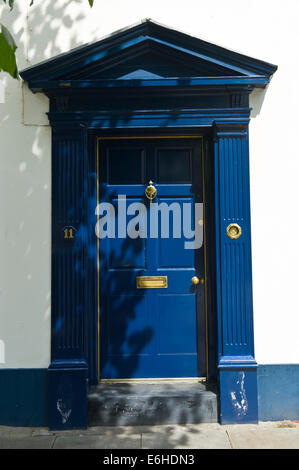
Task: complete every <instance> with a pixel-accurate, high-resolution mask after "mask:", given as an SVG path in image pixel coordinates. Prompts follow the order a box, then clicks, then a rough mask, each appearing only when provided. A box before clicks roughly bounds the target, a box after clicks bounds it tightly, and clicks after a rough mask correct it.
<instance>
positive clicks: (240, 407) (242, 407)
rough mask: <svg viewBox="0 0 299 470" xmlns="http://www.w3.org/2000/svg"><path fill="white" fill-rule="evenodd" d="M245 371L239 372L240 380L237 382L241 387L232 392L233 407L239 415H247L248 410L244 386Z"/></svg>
mask: <svg viewBox="0 0 299 470" xmlns="http://www.w3.org/2000/svg"><path fill="white" fill-rule="evenodd" d="M244 382H245V373H244V372H240V373H239V380H237V382H236V386H237V387H238V388H239V390H238V391H235V392H230V395H231V400H232V405H233V408H234V410H235V412H236V415H237V416H238V417H241V416H245V415H246V414H247V411H248V401H247V397H246V392H245V388H244Z"/></svg>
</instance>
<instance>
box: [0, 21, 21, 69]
mask: <svg viewBox="0 0 299 470" xmlns="http://www.w3.org/2000/svg"><path fill="white" fill-rule="evenodd" d="M16 49H17V46H16V43H15V42H14V39H13V37H12V35H11V34H10V32H9V31H8V29H7V28H6V27H5V26H4V25H3V24H1V23H0V71H1V70H4V71H5V72H8V73H9V74H10V75H11V76H12V77H13V78H18V68H17V63H16V56H15V51H16Z"/></svg>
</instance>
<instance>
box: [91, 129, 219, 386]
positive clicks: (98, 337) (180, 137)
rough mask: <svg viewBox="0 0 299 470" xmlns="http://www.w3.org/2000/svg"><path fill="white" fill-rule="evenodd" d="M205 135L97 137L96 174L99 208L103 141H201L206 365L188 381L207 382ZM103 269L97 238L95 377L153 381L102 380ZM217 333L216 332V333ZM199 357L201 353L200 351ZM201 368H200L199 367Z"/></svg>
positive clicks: (97, 219)
mask: <svg viewBox="0 0 299 470" xmlns="http://www.w3.org/2000/svg"><path fill="white" fill-rule="evenodd" d="M204 138H205V137H204V135H196V134H191V135H190V134H188V135H187V134H186V135H180V134H179V135H176V134H173V133H172V134H171V135H167V134H164V135H146V136H141V135H138V136H136V135H134V132H129V133H128V134H127V135H122V136H116V135H112V136H97V137H95V140H96V156H95V158H96V174H97V206H98V204H99V202H100V200H99V185H100V169H99V167H100V165H99V158H100V142H101V141H109V140H110V141H122V140H135V141H138V140H163V139H165V140H166V139H169V140H173V139H194V140H195V139H197V140H200V141H201V159H202V161H201V164H202V174H201V178H202V193H203V201H202V202H203V227H204V235H203V240H204V241H203V250H204V255H203V257H204V281H205V282H204V330H205V331H204V338H205V339H204V343H205V344H204V355H205V357H204V363H205V370H206V372H205V375H204V376H199V375H198V376H197V377H194V378H190V377H188V380H193V379H194V380H200V381H207V380H208V378H209V338H208V326H209V325H208V304H207V273H206V272H207V269H206V262H207V250H206V218H205V212H206V211H205V204H206V195H205V173H204V172H205V163H204V159H205V155H204ZM98 221H99V215H97V218H96V222H98ZM100 271H101V268H100V242H99V239H98V238H97V273H96V277H97V280H96V285H97V288H96V297H97V302H96V304H97V348H96V354H97V358H96V360H95V361H94V362H93V364H97V370H96V373H94V374H93V375H94V376H97V382H136V381H140V380H142V381H146V380H153V379H144V378H143V379H128V378H126V379H101V373H100V365H101V364H100V361H101V354H100V341H101V336H100V335H101V319H100V276H101V275H102V276H103V275H105V274H104V273H102V274H100ZM196 318H197V320H196V328H197V331H198V328H199V325H198V311H197V312H196ZM214 333H215V332H214ZM198 344H199V339H198V340H197V346H198ZM198 357H199V351H198ZM198 367H199V366H198ZM155 380H168V381H169V380H183V379H180V378H176V377H174V378H172V379H170V378H168V379H165V378H164V379H155Z"/></svg>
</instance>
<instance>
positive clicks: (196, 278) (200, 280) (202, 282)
mask: <svg viewBox="0 0 299 470" xmlns="http://www.w3.org/2000/svg"><path fill="white" fill-rule="evenodd" d="M191 281H192V284H194V285H195V286H197V284H199V283H201V284H204V283H205V280H204V279H199V278H198V277H197V276H194V277H193V278H192V279H191Z"/></svg>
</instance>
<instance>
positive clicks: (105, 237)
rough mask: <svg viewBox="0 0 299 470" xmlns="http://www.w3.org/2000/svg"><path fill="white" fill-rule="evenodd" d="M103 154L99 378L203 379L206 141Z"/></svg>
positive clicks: (161, 142)
mask: <svg viewBox="0 0 299 470" xmlns="http://www.w3.org/2000/svg"><path fill="white" fill-rule="evenodd" d="M98 154H99V163H98V165H99V202H100V205H99V207H100V208H98V211H99V212H98V216H99V221H98V233H97V235H98V236H99V238H100V240H99V248H100V378H101V379H117V378H170V377H198V376H203V375H205V372H206V371H205V337H206V334H205V328H206V327H205V313H204V285H203V284H202V283H201V282H199V283H198V284H195V283H196V282H197V279H194V277H195V276H196V277H198V278H199V280H201V279H203V278H204V247H203V243H202V239H200V237H202V233H201V230H200V228H202V227H203V213H202V204H201V203H202V202H203V187H202V180H203V178H202V140H201V139H200V138H196V139H195V138H184V139H183V138H172V139H170V138H168V139H162V138H160V139H149V138H148V139H146V138H145V139H136V140H134V139H119V140H112V139H111V140H100V141H99V152H98ZM150 182H152V183H150ZM148 186H149V187H150V189H152V188H154V190H156V194H155V195H154V198H153V199H152V201H150V199H149V198H148V197H147V196H146V194H145V192H146V188H147V187H148ZM195 203H197V204H195ZM195 207H196V210H195ZM194 230H195V234H196V235H194ZM196 237H197V240H196V241H195V245H194V246H193V245H192V241H194V239H195V238H196ZM192 278H193V281H192ZM194 282H195V283H194Z"/></svg>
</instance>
